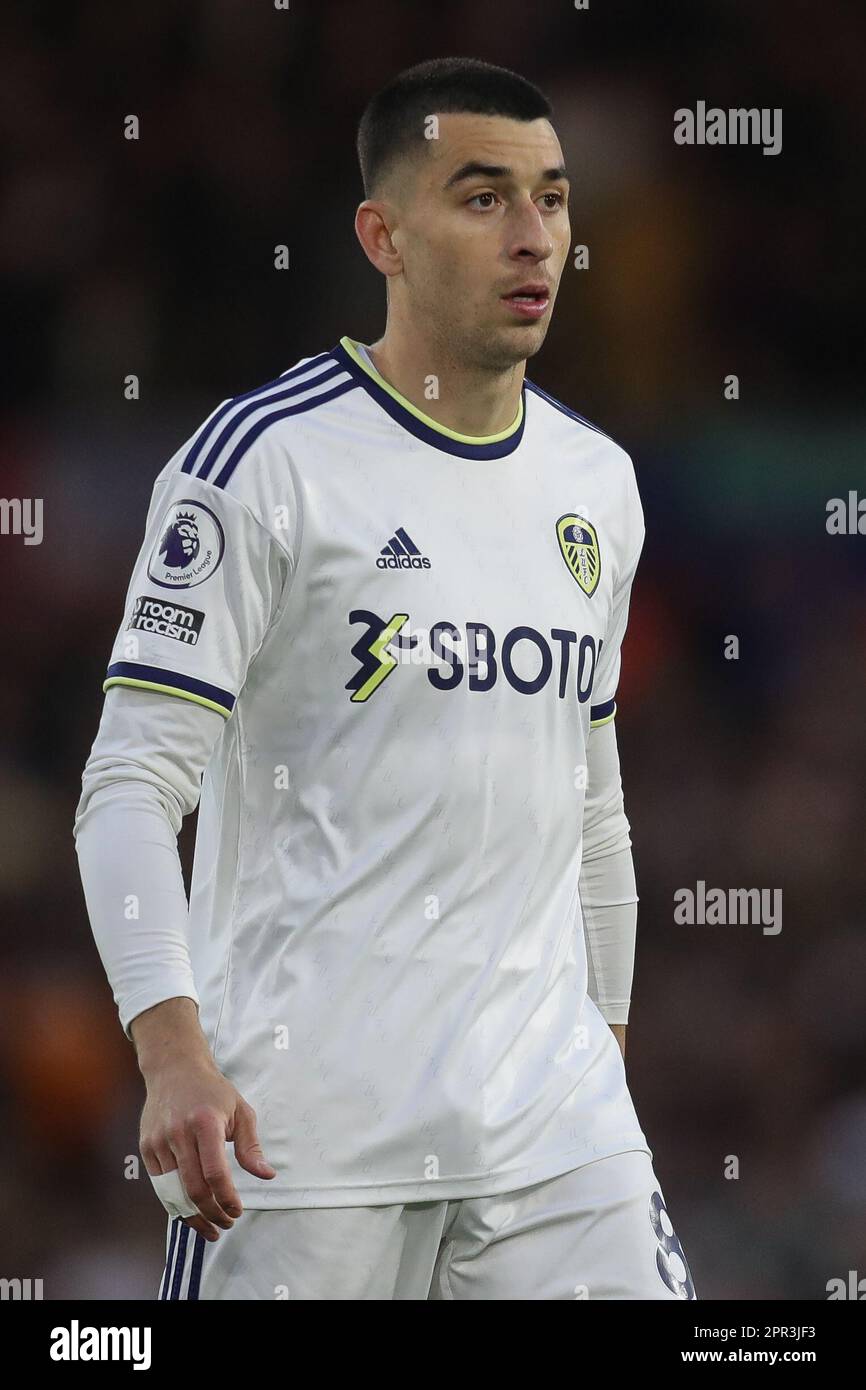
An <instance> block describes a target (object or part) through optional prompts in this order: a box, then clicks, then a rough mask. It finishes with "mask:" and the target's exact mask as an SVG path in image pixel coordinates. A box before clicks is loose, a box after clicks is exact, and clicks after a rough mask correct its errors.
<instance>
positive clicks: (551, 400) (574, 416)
mask: <svg viewBox="0 0 866 1390" xmlns="http://www.w3.org/2000/svg"><path fill="white" fill-rule="evenodd" d="M524 385H525V386H526V388H527V390H529V391H534V392H535V394H536V396H541V398H542V400H545V401H547V403H548V405H552V406H555V408H556V409H557V410H561V411H562V413H563V415H567V416H568V417H569V419H571V420H577V421H579V422H580V424H581V425H586V426H588V428H589V429H591V430H595V432H596V434H600V435H602V436H603V438H605V439H610V442H611V444H616V440H615V439H613V438H612V437H611V436H610V435H609V434H607V433H606V432H605V431H604V430H602V429H599V427H598V425H594V424H593V423H592V421H591V420H587V419H586V417H585V416H583V415H578V413H577V411H576V410H571V409H570V408H569V407H568V406H567V405H563V403H562V401H558V400H557V399H556V397H555V396H551V395H549V394H548V392H547V391H543V390H542V389H541V387H540V386H536V384H535V382H534V381H527V380H524ZM617 448H618V449H621V448H622V445H621V444H617Z"/></svg>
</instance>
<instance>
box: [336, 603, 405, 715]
mask: <svg viewBox="0 0 866 1390" xmlns="http://www.w3.org/2000/svg"><path fill="white" fill-rule="evenodd" d="M408 621H409V614H408V613H395V614H394V615H393V616H392V617H391V618H389V619H388V621H387V622H386V623H383V621H382V619H381V618H380V617H379V615H378V614H377V613H370V612H369V611H368V610H367V609H365V608H356V609H354V611H353V612H351V613H350V614H349V622H350V623H366V624H367V631H366V632H365V633H364V635H363V636H362V637H359V638H358V641H357V642H356V643H355V645H354V647H353V648H352V656H354V657H355V658H356V660H357V661H358V662H359V667H360V669H359V670H357V671H356V672H355V674H354V676H352V679H351V680H348V681H346V689H347V690H351V691H352V694H351V696H350V697H349V698H350V699H351V701H352V703H353V704H360V703H362V702H363V701H364V700H369V698H370V696H371V695H372V694H373V692H374V691H375V690H378V688H379V686H380V685H381V684H382V682H383V680H385V679H386V678H387V677H388V676H390V674H391V672H392V671H393V669H394V667H395V666H396V665H397V659H396V657H393V656H392V655H391V653H390V652H388V651H386V650H385V649H386V647H387V646H388V643H389V642H391V641H393V639H394V638H395V637H396V636H397V633H398V632H399V631H400V629H401V627H402V626H403V624H404V623H407V622H408ZM417 640H418V639H417V637H410V639H409V642H408V643H406V644H404V645H406V646H407V647H408V648H411V647H414V646H415V644H416V642H417Z"/></svg>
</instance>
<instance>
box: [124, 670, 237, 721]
mask: <svg viewBox="0 0 866 1390" xmlns="http://www.w3.org/2000/svg"><path fill="white" fill-rule="evenodd" d="M113 685H128V686H131V687H132V688H133V689H135V690H158V691H161V692H162V693H163V694H164V695H179V696H180V698H181V699H183V700H192V701H193V703H194V704H196V705H204V707H205V708H206V709H213V710H216V712H217V713H218V714H222V715H223V716H224V717H225V718H226V719H228V717H229V715H230V714H231V712H232V710H233V709H234V707H235V698H236V697H235V696H234V695H231V694H229V692H228V691H227V690H221V689H220V688H219V686H218V685H210V684H208V682H207V681H200V680H196V678H195V677H194V676H184V675H181V674H180V672H178V671H166V670H163V668H162V667H160V666H142V665H140V664H139V663H138V662H137V661H116V662H115V663H114V664H113V665H112V666H109V668H108V675H107V678H106V679H105V681H104V682H103V685H102V688H103V690H108V689H109V688H110V687H111V686H113Z"/></svg>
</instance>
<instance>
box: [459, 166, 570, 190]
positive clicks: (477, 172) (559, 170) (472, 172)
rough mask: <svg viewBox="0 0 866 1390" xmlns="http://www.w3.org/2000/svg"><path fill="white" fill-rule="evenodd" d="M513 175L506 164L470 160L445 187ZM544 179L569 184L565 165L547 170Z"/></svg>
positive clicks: (505, 177) (543, 175)
mask: <svg viewBox="0 0 866 1390" xmlns="http://www.w3.org/2000/svg"><path fill="white" fill-rule="evenodd" d="M513 174H514V170H513V169H509V168H508V166H507V165H505V164H481V163H479V161H478V160H477V159H470V160H469V161H468V162H467V163H466V164H461V165H460V168H459V169H455V171H454V173H453V174H452V175H451V177H450V179H448V180H447V182H446V183H445V184H444V185H443V186H444V187H445V188H452V187H453V186H454V184H456V183H462V182H463V181H464V179H474V178H485V179H507V178H511V177H512V175H513ZM542 178H544V179H545V180H547V182H553V181H554V180H555V179H564V180H565V182H566V183H568V182H569V177H568V174H567V173H566V172H565V165H564V164H556V165H554V166H553V168H552V169H545V170H544V172H543V174H542Z"/></svg>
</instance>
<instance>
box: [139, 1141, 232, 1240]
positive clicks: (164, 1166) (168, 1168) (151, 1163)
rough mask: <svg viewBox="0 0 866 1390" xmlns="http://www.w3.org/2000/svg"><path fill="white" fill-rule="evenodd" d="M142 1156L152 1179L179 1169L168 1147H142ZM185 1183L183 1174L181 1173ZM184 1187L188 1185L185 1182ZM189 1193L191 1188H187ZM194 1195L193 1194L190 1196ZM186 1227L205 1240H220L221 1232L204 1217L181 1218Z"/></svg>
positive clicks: (144, 1145)
mask: <svg viewBox="0 0 866 1390" xmlns="http://www.w3.org/2000/svg"><path fill="white" fill-rule="evenodd" d="M140 1148H141V1156H142V1158H143V1159H144V1166H145V1168H146V1170H147V1172H148V1174H149V1175H150V1177H159V1175H160V1174H161V1173H173V1172H174V1171H175V1170H176V1169H177V1166H178V1165H177V1160H176V1158H175V1156H174V1154H173V1153H172V1151H171V1149H170V1148H168V1146H167V1145H166V1146H165V1147H164V1148H161V1149H154V1148H152V1147H151V1146H150V1145H149V1144H145V1143H142V1144H141V1145H140ZM181 1181H182V1182H183V1174H182V1173H181ZM184 1187H186V1183H185V1182H184ZM187 1191H189V1188H187ZM190 1195H192V1194H190ZM181 1220H182V1221H183V1223H184V1225H185V1226H189V1228H190V1229H191V1230H193V1231H196V1232H198V1234H199V1235H200V1236H203V1237H204V1239H205V1240H208V1241H215V1240H219V1231H218V1230H217V1228H216V1226H215V1225H214V1224H213V1222H212V1221H208V1220H207V1218H206V1217H204V1216H184V1217H181Z"/></svg>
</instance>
